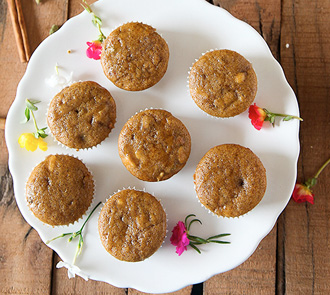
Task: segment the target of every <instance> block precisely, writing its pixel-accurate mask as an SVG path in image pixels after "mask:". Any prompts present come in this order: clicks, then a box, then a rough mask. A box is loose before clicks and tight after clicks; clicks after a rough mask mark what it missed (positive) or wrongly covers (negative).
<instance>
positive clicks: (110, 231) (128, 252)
mask: <svg viewBox="0 0 330 295" xmlns="http://www.w3.org/2000/svg"><path fill="white" fill-rule="evenodd" d="M98 229H99V234H100V239H101V242H102V245H103V246H104V248H105V249H106V250H107V251H108V252H109V253H110V254H111V255H112V256H114V257H115V258H117V259H119V260H123V261H130V262H137V261H142V260H145V259H146V258H148V257H150V256H151V255H152V254H154V253H155V252H156V251H157V250H158V248H159V247H160V246H161V245H162V243H163V241H164V239H165V235H166V214H165V211H164V209H163V207H162V205H161V204H160V202H159V201H158V200H157V199H156V198H155V197H154V196H152V195H151V194H149V193H146V192H143V191H137V190H133V189H126V190H123V191H120V192H118V193H116V194H115V195H113V196H112V197H111V198H110V199H109V200H108V201H107V202H106V203H105V205H104V207H103V208H102V211H101V213H100V216H99V221H98Z"/></svg>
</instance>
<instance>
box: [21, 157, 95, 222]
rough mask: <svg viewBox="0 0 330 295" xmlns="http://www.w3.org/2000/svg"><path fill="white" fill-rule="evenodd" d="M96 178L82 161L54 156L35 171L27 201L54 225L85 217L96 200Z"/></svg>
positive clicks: (37, 215)
mask: <svg viewBox="0 0 330 295" xmlns="http://www.w3.org/2000/svg"><path fill="white" fill-rule="evenodd" d="M93 194H94V181H93V177H92V175H91V173H90V172H89V171H88V169H87V168H86V166H85V165H84V163H83V162H82V161H80V160H79V159H77V158H74V157H72V156H68V155H50V156H48V157H47V158H46V159H45V160H44V161H43V162H41V163H40V164H38V165H37V166H36V167H35V168H34V169H33V171H32V173H31V175H30V177H29V179H28V181H27V184H26V201H27V205H28V207H29V208H30V210H31V211H32V212H33V214H34V215H35V216H36V217H37V218H38V219H40V220H41V221H42V222H44V223H47V224H50V225H53V226H55V225H69V224H70V223H74V222H75V221H77V220H78V219H79V218H80V217H82V216H83V215H84V214H85V212H86V211H87V209H88V208H89V206H90V204H91V203H92V200H93Z"/></svg>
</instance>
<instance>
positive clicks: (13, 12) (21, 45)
mask: <svg viewBox="0 0 330 295" xmlns="http://www.w3.org/2000/svg"><path fill="white" fill-rule="evenodd" d="M7 3H8V8H9V11H10V16H11V20H12V23H13V27H14V34H15V39H16V44H17V49H18V54H19V57H20V60H21V62H27V61H28V60H29V59H30V56H31V52H30V47H29V42H28V38H27V32H26V26H25V21H24V16H23V11H22V5H21V0H7Z"/></svg>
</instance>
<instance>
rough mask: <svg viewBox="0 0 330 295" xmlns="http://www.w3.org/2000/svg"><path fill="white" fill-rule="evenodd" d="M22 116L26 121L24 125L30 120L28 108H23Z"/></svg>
mask: <svg viewBox="0 0 330 295" xmlns="http://www.w3.org/2000/svg"><path fill="white" fill-rule="evenodd" d="M24 114H25V119H26V120H25V122H24V123H26V122H28V121H29V120H30V110H29V109H28V108H25V111H24Z"/></svg>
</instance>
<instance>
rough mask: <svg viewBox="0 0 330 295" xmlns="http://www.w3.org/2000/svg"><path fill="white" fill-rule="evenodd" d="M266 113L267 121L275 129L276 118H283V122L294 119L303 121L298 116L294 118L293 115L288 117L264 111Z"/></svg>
mask: <svg viewBox="0 0 330 295" xmlns="http://www.w3.org/2000/svg"><path fill="white" fill-rule="evenodd" d="M263 110H264V111H265V113H266V118H265V121H269V122H270V123H271V124H272V125H273V127H275V118H276V117H282V118H283V121H290V120H292V119H297V120H299V121H303V119H302V118H300V117H297V116H292V115H287V114H279V113H272V112H270V111H268V110H267V109H263Z"/></svg>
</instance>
